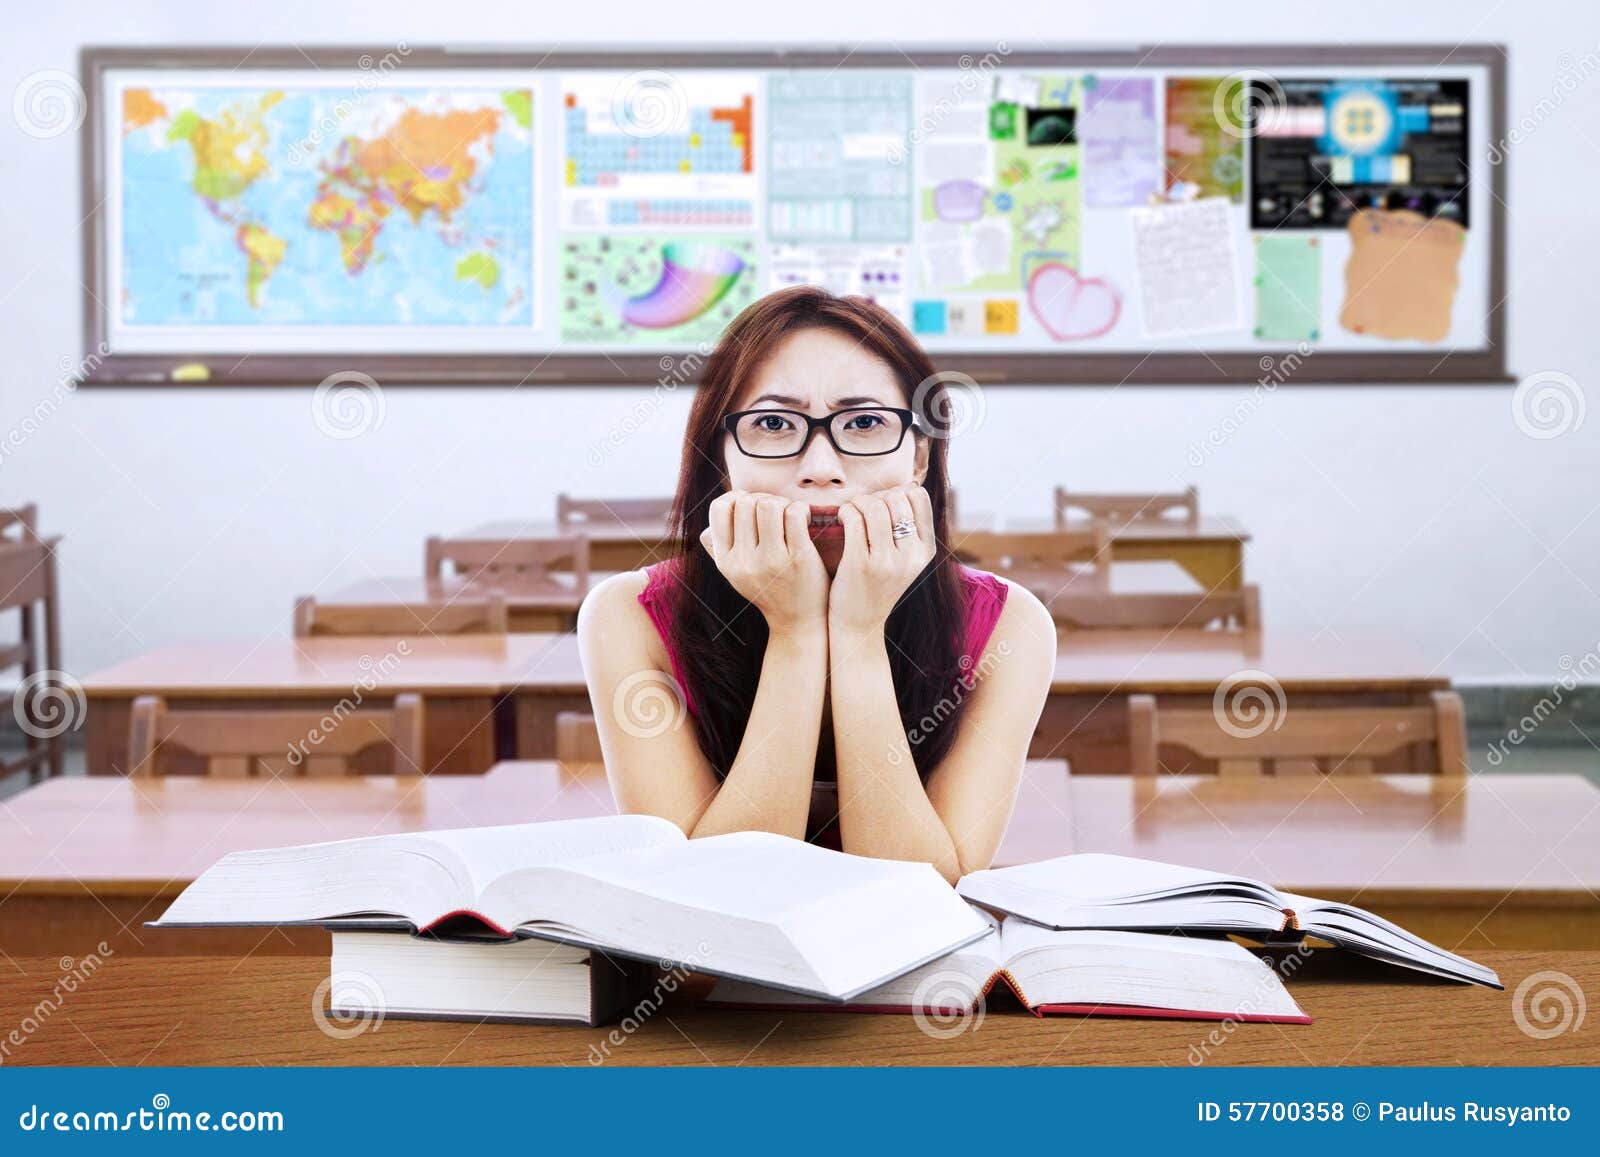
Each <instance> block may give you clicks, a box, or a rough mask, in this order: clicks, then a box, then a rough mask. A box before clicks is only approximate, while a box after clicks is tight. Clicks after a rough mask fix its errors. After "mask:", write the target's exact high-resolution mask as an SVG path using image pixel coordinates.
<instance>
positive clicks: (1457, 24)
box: [0, 0, 1600, 683]
mask: <svg viewBox="0 0 1600 1157" xmlns="http://www.w3.org/2000/svg"><path fill="white" fill-rule="evenodd" d="M616 7H618V6H615V5H614V6H613V7H612V8H608V9H605V10H604V11H605V17H604V20H603V21H602V20H600V19H598V18H597V17H598V16H599V14H600V12H601V11H602V10H601V9H596V8H591V7H584V6H581V5H580V6H568V7H562V6H545V5H537V6H535V5H525V6H524V5H505V4H465V3H458V4H452V5H445V6H441V5H437V4H432V3H422V2H420V0H389V2H388V3H385V4H382V5H361V6H356V5H350V6H345V5H331V4H326V3H317V4H308V3H300V2H295V0H280V2H279V3H276V4H272V5H257V6H245V7H239V6H227V5H222V6H219V5H215V4H212V3H208V2H202V0H167V2H164V3H141V2H135V0H116V2H112V0H93V2H74V3H69V4H58V5H38V6H35V5H29V6H27V9H26V19H25V20H24V19H23V18H22V13H21V11H20V10H16V9H13V10H11V11H10V12H9V13H8V15H9V16H10V21H9V22H10V23H11V25H12V30H13V33H14V34H13V35H8V36H6V37H4V38H3V39H0V94H3V95H9V94H12V93H13V92H14V90H15V89H16V88H17V86H18V85H19V84H20V83H21V81H22V80H23V79H24V78H25V77H28V76H30V75H31V74H33V73H35V72H37V71H40V70H46V69H65V70H70V71H75V70H76V68H77V52H78V48H79V46H80V44H82V43H85V42H93V43H102V44H168V43H177V44H195V45H202V44H230V45H247V46H248V45H255V44H266V45H276V44H286V43H288V44H294V43H298V44H301V45H307V44H352V43H361V44H363V45H365V44H373V45H394V44H396V43H397V42H400V41H404V42H405V43H407V44H409V45H412V46H422V45H432V44H440V43H450V44H459V45H464V46H481V45H488V44H503V43H507V42H514V43H523V44H532V43H540V44H548V43H551V42H559V43H560V44H561V45H562V46H563V47H568V48H575V47H580V46H582V45H583V44H584V43H586V42H588V43H592V42H596V41H598V42H616V41H618V40H619V39H622V38H623V37H624V36H625V37H626V39H627V40H629V41H640V42H665V43H691V44H696V45H700V44H720V43H726V44H729V45H730V46H731V45H739V44H745V45H748V44H750V43H753V42H762V43H767V42H779V41H789V42H793V41H804V40H811V39H815V38H816V36H817V34H818V33H819V32H821V31H823V30H827V31H829V32H832V33H834V34H835V36H836V39H838V40H840V41H848V42H850V43H858V42H859V43H865V42H874V41H876V42H884V41H891V42H896V43H900V44H902V45H910V44H913V43H916V42H924V43H926V42H960V43H961V44H962V45H963V46H967V45H971V46H976V47H981V48H985V49H987V48H989V47H992V46H994V45H995V44H996V43H997V42H1000V41H1005V42H1006V43H1008V44H1010V45H1012V46H1017V45H1022V44H1025V43H1026V42H1028V41H1030V40H1032V41H1041V40H1043V41H1056V42H1062V41H1067V40H1071V41H1073V42H1080V41H1081V42H1084V43H1091V42H1098V43H1105V44H1131V43H1146V42H1148V41H1149V40H1150V39H1151V37H1152V35H1154V34H1159V35H1160V36H1161V37H1162V38H1163V39H1165V40H1168V41H1172V42H1208V41H1213V42H1244V41H1265V42H1278V43H1286V42H1340V41H1371V42H1395V41H1408V42H1437V43H1457V42H1461V41H1491V42H1499V43H1503V44H1505V45H1507V46H1508V47H1509V50H1510V113H1511V120H1512V121H1513V123H1516V122H1519V121H1521V122H1523V126H1524V127H1523V130H1522V135H1523V138H1524V139H1521V140H1520V141H1518V142H1516V143H1514V144H1512V145H1510V147H1509V148H1508V149H1507V150H1506V151H1507V154H1508V160H1507V162H1506V163H1507V164H1509V166H1510V168H1509V195H1508V202H1509V205H1510V207H1511V211H1510V236H1509V245H1510V269H1509V297H1508V300H1507V302H1506V309H1507V310H1508V313H1509V319H1510V365H1511V367H1512V369H1513V370H1514V371H1515V372H1516V373H1518V374H1519V375H1532V374H1536V373H1539V372H1543V371H1557V372H1560V373H1564V374H1567V375H1570V376H1571V377H1572V378H1573V379H1575V381H1576V382H1577V383H1578V385H1579V387H1580V389H1581V390H1582V391H1583V397H1584V399H1586V404H1587V408H1588V410H1589V413H1588V414H1587V418H1586V420H1585V421H1583V422H1582V424H1581V425H1577V426H1576V428H1573V429H1570V430H1568V432H1566V433H1565V434H1563V435H1562V436H1560V437H1554V438H1534V437H1531V436H1529V435H1528V434H1526V433H1524V432H1523V431H1522V429H1521V427H1520V426H1519V423H1518V422H1517V420H1516V415H1515V414H1514V411H1513V392H1512V389H1511V388H1510V387H1487V388H1486V387H1474V388H1456V387H1447V386H1440V387H1431V388H1386V387H1381V386H1365V387H1351V388H1331V387H1307V388H1301V387H1284V388H1278V389H1275V390H1269V391H1263V390H1259V389H1257V388H1255V387H1250V386H1242V387H1237V388H1204V389H1181V388H1147V387H1131V386H1129V387H1122V388H1110V387H1107V388H1093V389H1085V388H1049V387H1047V386H1026V387H1024V386H1013V387H1006V388H991V389H989V390H988V391H987V392H986V393H985V395H984V399H983V400H984V403H985V408H984V412H983V420H982V422H981V424H980V425H979V426H978V428H977V429H976V430H975V431H973V432H972V433H970V434H968V435H966V436H965V437H963V438H962V439H960V440H958V441H957V442H956V443H955V444H954V445H953V448H952V466H953V473H954V477H955V480H956V482H957V484H958V485H959V487H960V489H961V498H962V504H963V506H964V507H966V508H967V509H973V510H977V509H1005V510H1013V511H1017V512H1026V513H1032V514H1037V515H1045V514H1047V513H1048V510H1049V495H1050V486H1051V484H1052V483H1054V482H1069V483H1072V484H1074V485H1076V486H1079V487H1089V488H1098V489H1151V488H1169V487H1171V488H1177V487H1180V486H1182V485H1183V484H1185V483H1194V484H1196V485H1198V486H1199V487H1200V490H1201V494H1202V499H1203V502H1204V504H1205V507H1206V508H1207V509H1209V510H1211V511H1213V512H1219V513H1229V514H1234V515H1237V516H1238V517H1240V518H1241V519H1242V520H1243V521H1244V522H1245V523H1246V524H1247V525H1248V526H1249V527H1250V529H1251V530H1252V531H1253V532H1254V533H1255V535H1256V539H1255V541H1254V542H1252V543H1251V545H1250V547H1249V551H1248V555H1247V571H1248V578H1249V579H1251V580H1253V581H1256V582H1259V583H1260V584H1261V585H1262V587H1263V589H1264V592H1265V606H1266V616H1267V620H1268V622H1269V625H1270V626H1271V628H1272V629H1280V628H1281V629H1286V630H1295V631H1299V632H1306V633H1321V634H1323V635H1324V636H1325V637H1327V638H1330V639H1333V640H1336V641H1339V640H1344V641H1349V642H1351V643H1352V644H1353V643H1355V642H1356V641H1357V640H1359V639H1361V638H1363V637H1370V636H1372V635H1374V634H1384V635H1399V636H1401V637H1404V638H1406V639H1409V640H1411V641H1412V642H1413V643H1414V645H1415V646H1416V647H1418V648H1420V649H1421V651H1422V652H1423V653H1424V654H1425V655H1426V656H1427V657H1428V659H1429V660H1430V661H1434V662H1437V664H1438V667H1439V669H1440V670H1442V671H1444V672H1446V673H1448V674H1450V675H1452V676H1454V677H1456V678H1459V679H1462V680H1492V681H1500V680H1505V681H1524V680H1525V681H1529V682H1534V683H1539V682H1548V681H1553V680H1555V679H1556V678H1558V677H1559V676H1561V675H1562V674H1563V672H1564V671H1565V670H1566V669H1567V668H1568V667H1569V666H1571V665H1572V664H1573V663H1575V662H1581V660H1582V657H1583V656H1584V655H1585V654H1586V653H1590V652H1593V651H1595V650H1596V649H1597V648H1600V486H1597V481H1600V469H1597V466H1596V462H1597V459H1600V388H1597V386H1596V379H1597V376H1600V375H1597V360H1600V357H1597V355H1600V337H1597V333H1600V323H1597V322H1596V320H1595V318H1596V316H1597V314H1600V308H1597V307H1600V293H1597V290H1596V285H1595V279H1594V276H1593V271H1594V268H1595V258H1596V256H1597V255H1600V254H1597V252H1596V251H1597V249H1600V208H1597V206H1596V199H1595V197H1594V196H1593V190H1594V189H1595V188H1596V186H1597V185H1600V130H1597V129H1596V128H1595V127H1594V126H1595V125H1596V124H1597V123H1600V116H1597V115H1596V114H1597V113H1600V10H1597V9H1596V8H1595V6H1594V5H1593V3H1592V0H1534V2H1527V3H1521V4H1506V3H1504V2H1503V0H1459V2H1457V3H1454V4H1451V5H1438V4H1434V3H1423V2H1420V0H1384V2H1382V3H1378V2H1370V0H1357V2H1347V3H1345V4H1342V5H1339V6H1337V7H1335V8H1329V7H1327V6H1320V5H1309V4H1288V5H1278V6H1267V7H1262V6H1259V5H1258V6H1254V7H1250V8H1248V9H1247V8H1232V9H1230V8H1226V7H1221V8H1219V7H1217V6H1215V5H1195V4H1189V3H1179V2H1177V0H1163V2H1160V3H1145V4H1122V5H1089V4H1081V5H1071V6H1066V5H1062V4H1059V3H1046V2H1043V0H1019V2H1015V3H1012V4H1010V5H1007V6H1004V7H1003V8H1002V9H988V8H983V7H974V6H972V5H970V4H962V3H955V2H952V0H921V2H919V3H917V4H915V5H912V4H909V3H905V4H888V3H878V4H874V5H871V6H865V5H862V4H860V3H858V2H850V0H811V2H810V3H807V4H806V5H805V6H804V8H803V9H802V10H799V11H796V12H795V13H794V14H793V15H789V14H786V12H785V10H784V9H783V8H780V7H774V6H768V5H757V4H749V3H729V2H727V0H698V2H697V3H696V4H695V5H694V6H692V7H690V8H684V7H681V6H679V7H667V6H661V5H655V4H646V3H641V2H638V0H630V2H624V3H622V4H621V5H620V8H621V10H622V12H621V14H617V13H616V12H615V11H614V9H615V8H616ZM685 12H692V13H693V17H692V22H690V23H685V21H684V19H683V15H682V14H683V13H685ZM1586 61H1587V63H1586ZM1585 74H1586V75H1585ZM1563 78H1565V79H1563ZM1525 118H1526V119H1525ZM78 147H79V146H78V141H77V140H76V138H75V137H74V136H71V135H69V136H62V137H58V138H55V139H50V140H36V139H34V138H32V137H30V136H28V135H26V134H24V133H23V132H22V131H21V130H20V128H19V127H18V125H17V123H16V121H15V119H14V118H13V117H10V116H3V115H0V189H3V190H4V195H3V196H0V238H3V244H0V254H3V264H0V348H3V350H4V355H3V357H0V399H3V403H4V418H3V421H0V431H18V430H19V429H20V428H21V426H22V422H23V418H24V416H25V415H30V414H34V413H35V412H36V407H38V406H39V405H40V403H41V402H45V405H46V407H47V410H46V411H45V412H44V413H43V414H42V416H41V417H39V418H38V419H37V421H34V422H31V423H30V424H29V428H28V432H27V433H26V434H24V435H22V437H21V444H20V445H13V444H9V443H6V440H5V439H4V438H0V504H6V505H9V504H13V503H19V502H22V501H27V500H34V501H38V502H40V503H41V504H42V509H43V517H44V523H45V526H46V528H47V529H48V530H50V531H52V532H60V533H63V534H65V535H66V536H67V537H66V541H65V543H64V545H63V549H62V556H61V557H62V572H61V573H62V586H63V591H62V596H63V605H64V634H65V641H66V645H65V664H66V666H67V668H68V670H69V671H70V672H71V673H73V674H74V675H78V676H82V675H85V674H87V673H89V672H91V671H94V670H96V669H98V668H100V667H103V666H105V665H107V664H109V663H112V662H115V661H117V660H119V659H122V658H124V657H126V656H128V655H131V654H133V653H136V652H138V651H141V650H144V649H148V648H152V647H156V646H160V645H164V644H167V643H171V642H174V641H177V640H180V639H184V638H188V637H196V636H215V635H219V634H234V635H245V636H249V635H262V634H270V633H287V632H288V631H289V629H290V608H291V605H292V601H293V597H294V596H295V595H297V594H301V593H304V592H311V591H317V590H326V589H330V588H332V587H334V586H337V585H341V584H343V583H345V582H348V581H353V580H356V579H360V578H365V577H370V576H374V575H382V574H395V573H409V572H412V571H414V570H415V569H416V568H418V567H420V566H421V561H422V539H423V536H424V535H425V534H427V533H429V532H437V531H450V530H455V529H460V528H462V527H465V526H467V525H469V524H471V523H474V522H476V521H479V520H481V519H486V518H491V517H511V516H517V515H529V514H532V515H541V514H545V513H546V512H548V511H549V510H550V508H551V507H552V505H553V496H554V494H555V493H556V491H557V490H558V489H566V490H570V491H574V492H583V493H591V494H610V495H626V494H644V493H654V492H664V491H665V490H667V489H669V488H670V486H671V483H672V480H673V477H674V474H675V470H676V466H677V455H678V449H679V439H680V437H681V432H682V428H683V421H684V417H685V415H686V413H687V410H688V405H689V401H690V397H689V389H688V388H687V387H685V388H681V389H678V390H664V391H651V390H649V389H644V390H634V389H621V388H614V387H605V388H596V389H587V390H586V389H576V388H563V389H548V388H524V389H520V390H513V389H470V390H469V389H459V388H451V389H442V388H409V389H401V388H394V389H390V390H387V391H386V392H385V394H384V404H385V405H384V411H383V418H382V424H381V426H379V427H378V428H377V429H375V430H373V431H372V432H370V433H368V434H366V435H364V436H362V437H360V438H356V439H351V440H337V439H333V438H330V437H328V436H326V435H325V434H324V433H322V432H321V430H320V429H319V425H318V423H317V422H316V420H315V417H314V415H313V413H312V408H311V401H312V392H311V390H310V389H309V388H306V389H299V388H285V389H277V390H273V389H253V390H227V391H218V392H215V393H207V392H205V391H204V390H176V389H173V390H151V389H132V390H95V391H90V390H82V391H78V392H76V393H70V394H67V395H66V396H65V397H64V399H62V400H61V402H60V404H59V405H58V406H53V405H51V403H49V402H48V401H47V399H49V398H51V396H52V394H53V393H54V392H55V389H54V387H55V383H56V382H57V381H58V380H59V379H60V378H61V376H62V374H63V370H64V368H67V367H70V366H71V365H72V364H74V363H75V362H76V361H77V359H78V358H79V357H80V356H81V350H80V338H79V334H80V308H81V299H82V289H81V286H80V282H79V271H80V245H81V243H82V240H83V229H82V222H81V216H82V210H81V205H80V195H79V171H78ZM1575 413H1576V412H1575V411H1572V410H1569V413H1568V416H1567V417H1566V419H1565V423H1564V424H1565V425H1567V426H1572V425H1574V418H1575ZM1524 424H1527V423H1524ZM1213 431H1216V432H1218V433H1219V434H1223V432H1226V433H1225V435H1223V436H1222V437H1221V441H1220V444H1219V445H1208V446H1207V447H1206V448H1205V449H1204V451H1203V452H1200V451H1196V450H1195V449H1194V447H1195V445H1196V443H1199V442H1202V441H1203V440H1206V439H1207V438H1208V437H1209V436H1210V435H1211V434H1212V432H1213ZM619 439H620V440H619ZM613 441H617V442H618V444H617V445H616V446H615V448H613V449H611V450H609V451H608V452H607V453H606V454H605V455H604V456H603V462H602V464H601V465H600V466H598V467H597V466H595V465H592V464H591V449H592V447H594V446H595V445H596V444H597V443H608V444H609V443H610V442H613ZM1196 462H1198V465H1197V464H1195V463H1196ZM1593 661H1594V660H1593V658H1592V657H1591V662H1593Z"/></svg>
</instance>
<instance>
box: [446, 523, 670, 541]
mask: <svg viewBox="0 0 1600 1157" xmlns="http://www.w3.org/2000/svg"><path fill="white" fill-rule="evenodd" d="M569 534H584V535H587V536H588V537H589V538H591V539H593V540H594V541H596V542H657V541H661V540H663V539H666V538H668V537H669V536H670V535H671V534H672V528H671V527H670V526H668V525H667V523H666V522H665V521H664V520H662V519H654V518H653V519H648V520H644V521H632V520H626V519H597V520H596V521H594V522H579V523H570V524H567V525H562V524H561V523H558V522H556V521H555V520H554V519H552V518H544V519H540V518H527V519H523V518H506V519H496V520H494V521H491V522H480V523H479V524H478V525H476V526H472V527H468V528H467V529H466V530H463V531H460V532H459V533H457V534H453V535H451V536H450V537H451V538H452V539H470V540H475V541H489V542H508V541H516V540H518V539H526V538H534V539H545V538H556V537H558V536H563V535H569Z"/></svg>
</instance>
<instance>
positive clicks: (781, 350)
mask: <svg viewBox="0 0 1600 1157" xmlns="http://www.w3.org/2000/svg"><path fill="white" fill-rule="evenodd" d="M908 405H909V399H907V397H906V395H905V391H904V390H903V389H902V388H901V386H900V383H899V381H898V380H897V379H896V377H895V375H894V371H893V370H891V369H890V368H889V366H888V364H887V363H885V362H884V361H882V360H881V359H879V358H878V357H877V356H876V355H875V354H873V353H871V352H869V351H868V350H866V349H865V348H863V347H862V346H861V345H860V343H858V342H857V341H856V340H855V339H854V338H851V337H849V336H848V335H846V334H843V333H840V332H839V331H837V330H833V329H828V328H825V327H821V326H811V327H807V328H804V329H800V330H796V331H795V332H794V333H791V334H790V335H789V336H788V337H786V338H784V339H783V341H782V342H781V343H780V344H779V345H778V347H777V348H776V349H774V350H773V352H772V354H771V355H770V356H769V357H767V359H766V360H765V361H764V362H763V363H762V365H761V368H760V369H759V370H758V371H757V372H756V374H755V376H754V377H753V378H752V379H751V380H750V381H748V382H746V383H745V384H744V385H743V386H742V387H741V388H740V390H739V393H738V396H737V397H736V398H735V399H734V403H733V406H732V407H731V410H730V412H732V411H733V410H765V409H770V410H798V411H800V412H801V413H805V414H810V415H811V416H812V417H816V418H820V417H823V416H824V415H826V414H830V413H832V412H833V411H835V410H842V409H845V408H847V407H851V406H889V407H894V408H897V409H905V408H906V407H907V406H908ZM765 421H767V423H768V424H769V425H775V424H780V423H781V419H770V420H765ZM722 449H723V457H724V461H725V462H726V463H727V468H728V484H729V487H730V489H733V490H755V491H761V492H763V493H767V494H776V495H778V496H779V497H781V498H786V499H789V500H791V501H792V500H795V499H803V500H804V501H806V502H809V503H810V504H811V515H812V527H811V538H812V540H813V541H814V542H815V543H816V544H817V553H818V554H820V555H821V556H822V562H823V565H824V566H826V567H827V569H828V573H829V574H830V575H831V574H833V573H834V572H835V571H836V570H837V569H838V566H839V559H840V558H841V557H842V556H843V554H844V528H843V527H842V526H840V525H839V524H838V523H837V522H835V521H831V519H832V516H833V515H834V514H835V513H836V512H837V510H838V508H839V505H840V504H841V503H843V502H846V501H848V500H849V499H851V498H854V497H855V496H856V495H858V494H868V493H871V492H872V491H874V490H888V489H890V488H891V487H894V486H902V485H905V484H906V483H909V482H921V481H922V480H923V478H924V477H925V476H926V474H927V470H928V439H927V437H926V435H923V434H920V433H916V432H907V434H906V436H905V440H904V441H902V442H901V443H900V448H899V449H898V450H895V451H894V452H893V453H891V454H881V455H874V456H870V457H862V456H858V455H850V454H841V453H839V451H837V450H835V449H834V447H833V443H832V442H830V441H829V440H828V436H827V431H825V430H822V429H819V430H817V431H816V432H815V433H814V434H813V435H812V436H811V441H810V442H809V443H808V444H807V446H806V448H805V451H804V452H803V453H801V454H800V455H798V456H796V457H793V458H752V457H750V456H748V455H746V454H744V453H743V452H742V451H740V449H739V447H738V445H737V444H736V443H735V442H734V439H733V436H732V435H730V434H728V433H726V432H724V434H723V435H722ZM819 515H820V516H822V521H823V522H824V525H820V526H819V525H818V516H819Z"/></svg>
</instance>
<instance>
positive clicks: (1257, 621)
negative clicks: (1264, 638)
mask: <svg viewBox="0 0 1600 1157" xmlns="http://www.w3.org/2000/svg"><path fill="white" fill-rule="evenodd" d="M1035 593H1036V594H1038V595H1039V597H1040V598H1041V599H1043V600H1044V603H1045V605H1046V606H1047V607H1049V608H1050V614H1051V616H1052V617H1053V618H1054V619H1055V621H1056V623H1057V625H1058V626H1063V627H1079V628H1083V629H1093V628H1110V629H1124V630H1138V629H1141V628H1181V629H1183V630H1205V629H1207V628H1212V627H1216V628H1220V629H1224V630H1248V631H1259V630H1261V628H1262V621H1261V588H1260V587H1259V586H1257V585H1256V584H1255V583H1246V584H1245V585H1244V586H1242V587H1240V588H1239V589H1237V590H1231V591H1206V592H1204V593H1202V594H1182V593H1177V592H1174V593H1172V594H1124V595H1114V594H1111V593H1110V592H1109V591H1103V590H1091V591H1089V592H1088V593H1086V594H1080V593H1079V592H1077V591H1075V590H1073V589H1072V588H1068V589H1066V590H1065V591H1063V592H1062V593H1061V594H1060V595H1059V596H1056V597H1047V596H1048V591H1047V590H1046V591H1036V592H1035Z"/></svg>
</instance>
